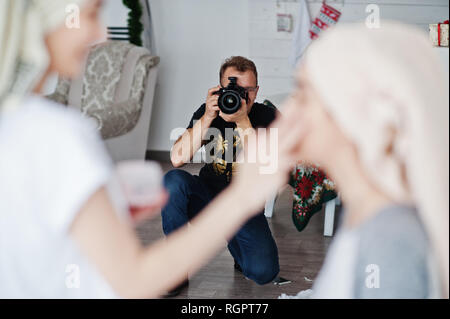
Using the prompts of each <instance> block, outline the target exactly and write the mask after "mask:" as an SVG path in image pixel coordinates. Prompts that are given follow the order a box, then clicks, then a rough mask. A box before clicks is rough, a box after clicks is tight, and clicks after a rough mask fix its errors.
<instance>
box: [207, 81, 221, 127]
mask: <svg viewBox="0 0 450 319" xmlns="http://www.w3.org/2000/svg"><path fill="white" fill-rule="evenodd" d="M219 90H220V85H218V86H215V87H213V88H211V89H209V90H208V96H207V97H206V109H205V114H204V115H203V116H204V117H205V119H206V120H208V121H212V120H214V119H215V118H216V117H217V114H218V113H219V111H220V109H219V106H218V105H217V104H218V101H219V95H217V94H214V93H215V92H217V91H219Z"/></svg>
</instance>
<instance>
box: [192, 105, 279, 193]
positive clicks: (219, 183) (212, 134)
mask: <svg viewBox="0 0 450 319" xmlns="http://www.w3.org/2000/svg"><path fill="white" fill-rule="evenodd" d="M205 108H206V105H205V104H203V105H202V106H200V108H199V109H198V110H197V111H196V112H195V113H194V115H193V116H192V119H191V121H190V123H189V125H188V127H187V128H188V129H189V128H192V127H193V126H194V124H195V121H198V120H200V118H201V117H202V116H203V114H205ZM276 115H277V109H276V108H275V106H274V105H272V104H271V103H270V102H268V101H265V102H264V104H261V103H254V104H253V106H252V109H251V111H250V113H249V114H248V117H249V119H250V122H251V123H252V126H253V128H255V129H256V128H259V127H268V126H269V125H270V123H271V122H272V121H273V120H274V119H275V117H276ZM235 129H236V124H235V123H230V122H226V121H225V120H224V119H223V118H221V117H220V116H217V117H216V118H215V119H214V120H213V121H212V123H211V126H210V130H209V132H208V134H207V136H206V138H208V140H206V141H205V142H206V145H207V147H206V150H207V157H208V162H207V164H205V166H203V167H202V169H201V170H200V173H199V176H200V178H201V179H202V180H203V181H204V182H205V183H206V184H207V185H208V186H209V188H210V189H211V192H212V193H213V194H217V193H219V192H220V191H222V190H223V189H224V188H225V187H226V186H228V184H229V183H230V181H231V177H232V173H233V170H234V169H235V168H236V165H235V163H234V162H235V160H236V153H237V151H238V149H239V148H240V138H239V135H238V133H237V132H236V131H235ZM231 151H232V152H231ZM208 153H209V154H208Z"/></svg>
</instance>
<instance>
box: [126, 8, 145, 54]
mask: <svg viewBox="0 0 450 319" xmlns="http://www.w3.org/2000/svg"><path fill="white" fill-rule="evenodd" d="M122 1H123V4H124V5H125V6H126V7H127V8H128V9H130V12H129V13H128V20H127V21H128V32H129V36H130V43H133V44H134V45H138V46H142V39H141V34H142V31H144V27H143V25H142V23H141V17H142V7H141V4H140V3H139V0H122Z"/></svg>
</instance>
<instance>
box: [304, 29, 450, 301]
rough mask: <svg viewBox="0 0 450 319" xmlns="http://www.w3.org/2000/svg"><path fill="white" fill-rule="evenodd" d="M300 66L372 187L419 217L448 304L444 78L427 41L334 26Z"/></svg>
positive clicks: (417, 35)
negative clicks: (409, 205)
mask: <svg viewBox="0 0 450 319" xmlns="http://www.w3.org/2000/svg"><path fill="white" fill-rule="evenodd" d="M305 64H306V68H307V70H308V74H309V75H310V79H311V81H312V83H313V85H314V86H315V87H316V88H317V89H318V91H319V92H320V94H321V96H322V98H323V99H324V101H325V104H326V108H327V110H328V112H329V113H330V114H331V116H332V117H333V118H334V119H335V121H336V123H337V124H338V125H339V126H340V127H341V129H342V130H343V131H344V133H346V134H347V136H348V137H349V138H350V139H351V140H352V141H354V143H355V145H356V147H357V150H358V154H359V156H360V158H361V160H362V163H363V165H365V168H366V171H367V172H368V173H369V176H370V178H371V179H372V180H373V182H374V184H375V185H377V186H378V187H379V189H381V190H383V191H384V192H386V193H387V194H390V195H391V196H392V197H393V198H395V199H397V200H398V201H399V202H406V203H413V204H414V205H415V206H416V208H417V209H418V211H419V213H420V216H421V219H422V222H423V223H424V225H425V227H426V229H427V232H428V236H429V238H430V240H431V244H432V248H433V252H434V255H435V257H436V259H437V260H438V264H439V268H440V279H441V284H442V286H443V287H442V290H443V295H444V296H445V297H448V289H449V278H448V274H449V157H448V156H449V139H448V138H449V121H448V118H449V94H448V77H446V76H445V73H444V70H443V65H442V64H441V61H439V58H438V56H437V53H436V52H433V49H432V46H431V44H430V43H429V39H428V37H427V36H426V35H425V34H423V32H422V31H420V30H418V29H415V28H414V27H409V26H405V25H401V24H395V23H384V25H383V27H382V28H380V29H368V28H366V27H365V26H363V25H341V26H338V27H336V28H334V29H330V30H329V31H328V32H326V33H324V35H323V36H322V38H321V39H319V40H317V41H316V42H315V43H313V45H311V47H310V48H309V50H308V52H307V55H306V59H305ZM390 141H392V143H390Z"/></svg>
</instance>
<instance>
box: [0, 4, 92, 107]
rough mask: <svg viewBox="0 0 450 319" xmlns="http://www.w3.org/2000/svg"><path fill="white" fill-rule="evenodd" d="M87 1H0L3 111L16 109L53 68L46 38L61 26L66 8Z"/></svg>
mask: <svg viewBox="0 0 450 319" xmlns="http://www.w3.org/2000/svg"><path fill="white" fill-rule="evenodd" d="M85 1H86V0H58V1H54V0H53V1H52V0H2V1H0V43H1V46H0V111H3V110H5V109H8V108H14V107H16V106H17V105H19V103H20V99H21V98H22V97H24V96H25V95H27V94H28V93H30V91H32V90H33V88H34V87H35V86H36V85H37V84H38V82H39V81H40V80H41V78H42V77H43V76H44V74H45V71H46V70H47V68H48V65H49V55H48V52H47V48H46V45H45V35H46V34H47V33H48V32H50V31H52V30H53V29H55V28H57V27H59V26H61V25H62V24H63V23H64V22H65V19H66V15H67V12H66V8H67V6H68V5H69V4H70V5H73V4H75V5H82V3H83V2H85Z"/></svg>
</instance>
